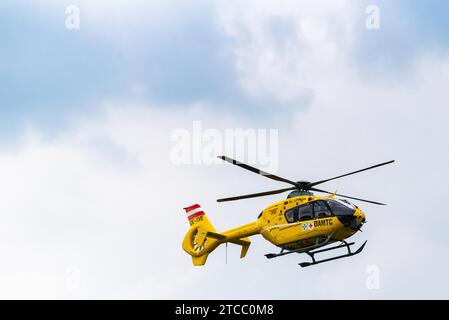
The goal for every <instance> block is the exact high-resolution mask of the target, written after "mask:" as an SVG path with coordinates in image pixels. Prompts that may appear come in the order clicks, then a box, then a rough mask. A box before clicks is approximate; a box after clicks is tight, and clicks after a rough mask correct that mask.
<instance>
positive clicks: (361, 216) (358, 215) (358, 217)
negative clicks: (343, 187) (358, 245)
mask: <svg viewBox="0 0 449 320" xmlns="http://www.w3.org/2000/svg"><path fill="white" fill-rule="evenodd" d="M365 222H366V218H365V213H364V212H363V211H362V210H357V211H356V212H355V213H354V220H353V226H354V227H355V228H354V229H357V230H358V229H360V228H361V227H362V225H363V224H364V223H365Z"/></svg>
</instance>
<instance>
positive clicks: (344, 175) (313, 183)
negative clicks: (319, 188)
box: [307, 160, 394, 188]
mask: <svg viewBox="0 0 449 320" xmlns="http://www.w3.org/2000/svg"><path fill="white" fill-rule="evenodd" d="M393 162H394V160H391V161H387V162H383V163H379V164H376V165H374V166H371V167H368V168H365V169H360V170H357V171H353V172H350V173H346V174H342V175H341V176H336V177H333V178H330V179H325V180H320V181H316V182H312V183H310V184H309V185H308V186H307V187H309V188H310V187H314V186H316V185H319V184H322V183H325V182H328V181H331V180H335V179H339V178H343V177H346V176H349V175H351V174H356V173H359V172H362V171H366V170H370V169H374V168H377V167H381V166H384V165H387V164H390V163H393Z"/></svg>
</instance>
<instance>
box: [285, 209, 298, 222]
mask: <svg viewBox="0 0 449 320" xmlns="http://www.w3.org/2000/svg"><path fill="white" fill-rule="evenodd" d="M297 209H298V208H293V209H290V210H288V211H286V212H285V219H286V220H287V222H288V223H292V222H295V221H296V219H297V215H296V213H297V211H298V210H297Z"/></svg>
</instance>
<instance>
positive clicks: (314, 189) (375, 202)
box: [309, 188, 386, 206]
mask: <svg viewBox="0 0 449 320" xmlns="http://www.w3.org/2000/svg"><path fill="white" fill-rule="evenodd" d="M309 190H312V191H316V192H323V193H328V194H334V193H333V192H329V191H326V190H320V189H316V188H310V189H309ZM335 195H336V196H339V197H343V198H348V199H353V200H358V201H363V202H368V203H372V204H377V205H380V206H386V204H385V203H381V202H377V201H371V200H366V199H360V198H354V197H350V196H345V195H343V194H338V193H335Z"/></svg>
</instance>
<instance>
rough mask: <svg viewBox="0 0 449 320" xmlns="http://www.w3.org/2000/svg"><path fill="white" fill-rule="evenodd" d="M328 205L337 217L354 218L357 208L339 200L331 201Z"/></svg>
mask: <svg viewBox="0 0 449 320" xmlns="http://www.w3.org/2000/svg"><path fill="white" fill-rule="evenodd" d="M327 204H328V205H329V207H330V208H331V210H332V213H333V214H334V215H336V216H352V215H353V214H354V212H355V209H356V207H355V206H354V205H353V204H351V203H349V202H348V201H342V200H337V199H330V200H328V201H327Z"/></svg>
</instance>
